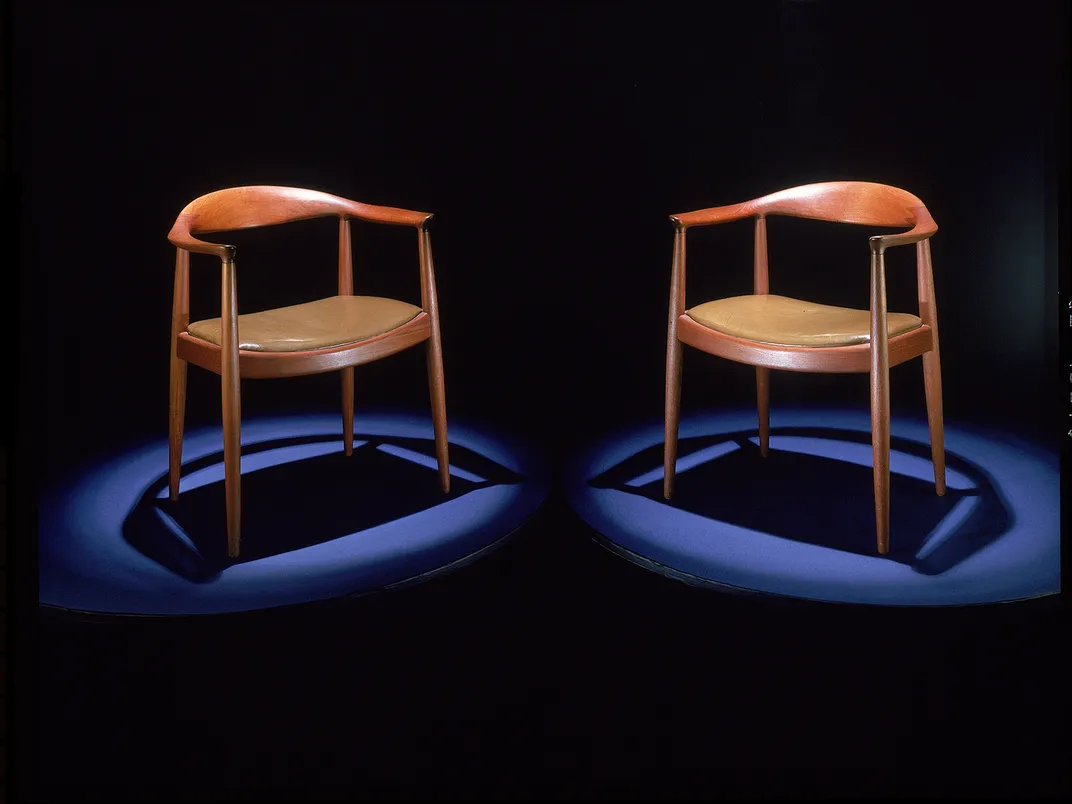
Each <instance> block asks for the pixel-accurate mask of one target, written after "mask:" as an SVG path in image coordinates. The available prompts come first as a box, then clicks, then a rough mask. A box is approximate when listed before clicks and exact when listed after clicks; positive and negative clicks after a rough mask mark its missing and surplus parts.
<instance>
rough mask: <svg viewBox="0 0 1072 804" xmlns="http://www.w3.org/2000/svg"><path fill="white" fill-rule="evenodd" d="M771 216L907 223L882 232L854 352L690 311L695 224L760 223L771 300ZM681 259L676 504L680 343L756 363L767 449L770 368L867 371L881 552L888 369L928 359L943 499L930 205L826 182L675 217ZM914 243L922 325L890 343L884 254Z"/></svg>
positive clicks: (670, 452)
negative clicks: (866, 333) (708, 320)
mask: <svg viewBox="0 0 1072 804" xmlns="http://www.w3.org/2000/svg"><path fill="white" fill-rule="evenodd" d="M768 215H787V216H792V217H799V218H810V219H813V220H822V221H831V222H838V223H855V224H865V225H870V226H883V227H910V228H909V230H908V231H905V232H899V233H894V234H883V235H875V236H872V237H871V238H870V239H869V242H870V246H871V294H870V307H869V310H870V319H871V326H870V337H869V340H868V341H867V342H866V343H857V344H853V345H848V346H826V347H817V346H782V345H775V344H770V343H762V342H758V341H753V340H747V339H744V338H739V337H734V336H732V335H728V334H726V333H723V332H718V331H716V330H714V329H710V328H708V327H705V326H703V325H702V324H700V323H699V322H697V321H695V320H694V319H692V318H690V317H689V316H688V315H687V314H686V312H685V311H686V306H685V232H686V230H688V229H689V228H690V227H693V226H707V225H710V224H718V223H726V222H728V221H735V220H741V219H744V218H754V219H755V253H754V266H753V273H754V293H755V295H757V296H758V295H766V294H769V292H770V291H769V277H768V270H767V223H766V218H767V216H768ZM670 219H671V221H672V222H673V224H674V256H673V267H672V272H671V273H672V276H671V282H670V317H669V318H670V320H669V327H668V332H667V348H666V410H665V447H664V456H663V496H664V497H665V498H666V499H670V498H671V496H672V494H673V488H674V475H675V471H676V466H677V433H678V422H679V419H680V404H681V355H682V350H681V344H683V343H687V344H688V345H690V346H693V347H695V348H697V349H700V350H702V351H704V352H707V353H709V354H712V355H716V356H718V357H724V358H726V359H728V360H733V361H736V362H739V363H745V364H748V365H752V366H755V367H756V392H757V398H758V409H759V439H760V453H761V454H762V455H763V456H766V455H767V452H768V448H769V444H770V370H771V369H782V370H785V371H804V372H821V373H849V372H858V373H863V372H868V373H869V374H870V377H871V430H872V434H871V444H872V452H873V455H874V489H875V524H876V531H877V541H878V552H879V553H880V554H886V553H888V552H889V548H890V515H889V497H890V467H889V455H890V388H889V369H890V366H892V365H897V364H898V363H903V362H905V361H907V360H911V359H912V358H914V357H922V358H923V381H924V386H925V390H926V398H927V421H928V424H929V429H930V440H931V457H932V460H933V463H934V484H935V490H936V491H937V493H938V495H939V496H941V495H944V494H945V446H944V438H943V427H942V375H941V365H940V360H939V354H938V316H937V310H936V307H935V301H934V277H933V274H932V270H931V249H930V238H931V237H932V236H933V235H934V233H935V232H937V231H938V227H937V225H936V224H935V222H934V219H933V218H932V217H931V215H930V213H929V212H928V211H927V208H926V206H924V204H923V202H922V201H920V200H919V199H918V198H916V197H915V196H914V195H912V194H911V193H908V192H906V191H905V190H901V189H898V188H896V187H890V186H888V185H884V184H875V183H871V182H823V183H818V184H808V185H803V186H800V187H794V188H790V189H787V190H783V191H781V192H776V193H772V194H770V195H766V196H763V197H762V198H757V199H753V200H751V201H746V202H743V203H740V204H733V205H729V206H722V207H712V208H709V209H702V210H697V211H694V212H687V213H683V214H679V215H671V216H670ZM912 243H914V244H915V246H916V276H917V286H918V299H919V317H920V319H921V320H922V322H923V323H922V326H920V327H918V328H915V329H912V330H910V331H908V332H904V333H901V334H898V335H895V336H894V337H892V338H891V337H887V311H886V267H885V253H886V249H888V248H892V247H894V246H901V245H907V244H912Z"/></svg>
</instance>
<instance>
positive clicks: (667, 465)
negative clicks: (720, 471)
mask: <svg viewBox="0 0 1072 804" xmlns="http://www.w3.org/2000/svg"><path fill="white" fill-rule="evenodd" d="M680 420H681V341H679V340H678V339H677V332H675V331H674V330H673V329H671V330H670V334H669V337H668V339H667V343H666V412H665V420H664V423H663V426H664V431H663V497H664V498H665V499H667V500H669V499H670V498H671V497H672V496H673V494H674V478H675V476H676V474H677V431H678V424H679V422H680Z"/></svg>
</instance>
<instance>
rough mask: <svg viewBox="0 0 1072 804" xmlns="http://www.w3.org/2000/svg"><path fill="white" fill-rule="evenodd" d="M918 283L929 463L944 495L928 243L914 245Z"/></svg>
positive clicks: (935, 315) (938, 374)
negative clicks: (925, 337) (926, 331)
mask: <svg viewBox="0 0 1072 804" xmlns="http://www.w3.org/2000/svg"><path fill="white" fill-rule="evenodd" d="M916 262H917V272H918V275H919V276H918V282H919V311H920V316H921V317H922V318H923V323H924V324H926V325H927V326H928V327H930V328H931V338H932V339H933V343H932V345H931V350H930V351H929V352H924V353H923V387H924V389H925V390H926V392H927V424H928V425H929V426H930V431H931V460H932V461H933V462H934V490H935V491H936V492H938V496H939V497H941V496H943V495H944V494H945V431H944V428H943V426H942V361H941V358H940V357H939V352H938V311H937V309H936V308H935V303H934V274H933V272H932V270H931V243H930V240H922V241H920V242H919V243H917V244H916Z"/></svg>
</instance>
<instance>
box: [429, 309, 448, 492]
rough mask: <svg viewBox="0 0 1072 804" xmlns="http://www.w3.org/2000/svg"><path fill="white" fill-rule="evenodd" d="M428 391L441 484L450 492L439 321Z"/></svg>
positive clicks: (432, 341) (431, 341) (435, 327)
mask: <svg viewBox="0 0 1072 804" xmlns="http://www.w3.org/2000/svg"><path fill="white" fill-rule="evenodd" d="M427 355H428V392H429V396H430V397H431V400H432V429H433V430H434V431H435V451H436V462H437V463H438V464H439V486H440V488H442V489H443V493H444V494H448V493H449V492H450V455H449V452H448V446H447V393H446V387H445V386H446V382H445V380H444V377H443V344H442V342H441V341H440V337H439V322H438V321H437V322H435V323H434V324H433V326H432V337H431V338H429V339H428V346H427Z"/></svg>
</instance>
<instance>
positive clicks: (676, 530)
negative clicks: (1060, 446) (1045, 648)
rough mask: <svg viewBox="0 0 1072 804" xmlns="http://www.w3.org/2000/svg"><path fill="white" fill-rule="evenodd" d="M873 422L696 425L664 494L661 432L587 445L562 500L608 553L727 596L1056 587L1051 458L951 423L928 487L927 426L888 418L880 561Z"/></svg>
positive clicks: (973, 599)
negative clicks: (885, 519)
mask: <svg viewBox="0 0 1072 804" xmlns="http://www.w3.org/2000/svg"><path fill="white" fill-rule="evenodd" d="M870 432H871V426H870V417H869V415H868V413H867V412H866V411H863V412H858V411H831V410H780V411H772V412H771V437H770V453H769V455H768V457H766V458H763V457H761V456H760V455H759V449H758V435H757V431H756V414H755V411H754V410H739V411H729V412H725V413H714V414H706V415H694V416H690V417H686V418H683V419H682V422H681V427H680V430H679V441H680V444H679V451H678V463H677V481H676V486H675V493H674V495H673V499H672V500H671V501H669V502H668V501H666V500H664V499H663V498H662V480H663V472H662V450H663V424H662V422H661V421H659V422H650V423H648V424H645V425H642V426H637V427H635V428H634V429H632V430H631V431H628V432H622V433H618V434H616V435H614V436H612V437H610V438H606V439H604V440H602V441H601V442H599V443H597V444H595V445H593V446H591V447H590V448H589V449H587V450H586V451H584V452H583V453H582V454H580V455H579V456H578V457H577V459H576V460H575V461H573V462H572V464H571V465H570V466H569V467H568V468H567V470H566V472H565V477H564V483H565V490H566V494H567V497H568V499H569V502H570V504H571V506H572V507H573V509H574V510H575V511H576V512H577V513H578V514H579V515H580V517H581V518H582V519H583V520H584V521H585V522H587V523H588V524H589V525H590V526H591V527H592V528H593V529H594V530H595V531H596V532H597V533H598V534H599V535H600V538H601V541H602V542H603V543H604V544H605V545H606V546H608V547H609V548H610V549H611V550H613V551H614V552H616V553H618V554H619V555H622V556H624V557H626V558H628V559H630V560H632V561H635V562H636V563H638V564H640V565H641V566H645V567H647V568H648V569H652V570H654V571H657V572H661V573H663V574H666V575H670V576H673V577H678V578H680V579H682V580H685V581H687V582H690V583H698V584H701V585H710V586H713V587H717V588H722V589H724V590H726V591H741V592H745V591H747V592H760V593H766V594H772V595H781V596H789V597H796V598H804V599H810V600H819V601H826V602H841V603H857V604H875V605H899V606H945V605H968V604H979V603H994V602H1005V601H1013V600H1022V599H1028V598H1034V597H1041V596H1045V595H1050V594H1056V593H1057V592H1059V591H1060V483H1059V474H1058V471H1059V470H1058V463H1059V461H1058V457H1057V455H1056V454H1054V453H1050V452H1047V451H1046V450H1044V449H1043V448H1041V447H1039V446H1037V445H1034V444H1032V443H1030V442H1027V441H1024V440H1022V439H1020V438H1018V437H1017V436H1015V435H1011V434H1006V433H1002V432H995V431H987V430H983V429H979V428H975V427H969V426H964V425H958V424H955V423H949V422H947V423H946V427H945V448H946V465H947V472H946V476H947V486H948V490H947V492H946V494H945V496H943V497H938V496H937V495H936V494H935V491H934V478H933V468H932V463H931V460H930V448H929V443H930V442H929V434H928V429H927V424H926V422H925V421H922V420H914V419H907V418H895V419H894V420H893V422H892V441H891V459H890V470H891V504H890V512H891V552H890V553H889V554H888V555H887V556H879V555H878V554H877V551H876V545H875V521H874V502H873V487H872V471H871V469H872V457H871V447H870Z"/></svg>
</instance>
